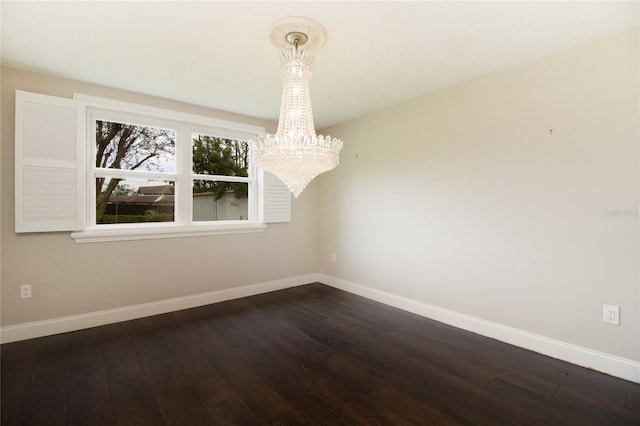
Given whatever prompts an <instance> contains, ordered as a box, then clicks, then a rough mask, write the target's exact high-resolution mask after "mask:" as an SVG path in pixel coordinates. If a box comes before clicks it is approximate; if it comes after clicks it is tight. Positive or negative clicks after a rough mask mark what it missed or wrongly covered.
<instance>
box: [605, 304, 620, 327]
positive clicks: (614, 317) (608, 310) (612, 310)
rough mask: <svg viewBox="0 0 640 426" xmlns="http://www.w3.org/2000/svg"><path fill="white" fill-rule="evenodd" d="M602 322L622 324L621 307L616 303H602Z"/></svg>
mask: <svg viewBox="0 0 640 426" xmlns="http://www.w3.org/2000/svg"><path fill="white" fill-rule="evenodd" d="M602 322H605V323H607V324H615V325H620V307H619V306H614V305H602Z"/></svg>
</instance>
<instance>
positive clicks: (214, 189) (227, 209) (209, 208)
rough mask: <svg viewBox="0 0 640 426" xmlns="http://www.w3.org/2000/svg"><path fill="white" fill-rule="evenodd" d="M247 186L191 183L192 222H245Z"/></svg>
mask: <svg viewBox="0 0 640 426" xmlns="http://www.w3.org/2000/svg"><path fill="white" fill-rule="evenodd" d="M248 190H249V185H248V184H246V183H234V182H211V181H206V180H194V181H193V221H194V222H199V221H209V220H247V219H248V216H249V207H248V198H247V194H248Z"/></svg>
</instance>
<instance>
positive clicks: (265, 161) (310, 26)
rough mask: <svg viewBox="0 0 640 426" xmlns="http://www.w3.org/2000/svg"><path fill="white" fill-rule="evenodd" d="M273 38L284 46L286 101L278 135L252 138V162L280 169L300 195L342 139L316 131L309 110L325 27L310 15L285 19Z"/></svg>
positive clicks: (335, 156)
mask: <svg viewBox="0 0 640 426" xmlns="http://www.w3.org/2000/svg"><path fill="white" fill-rule="evenodd" d="M269 39H270V40H271V42H272V43H273V44H274V45H275V46H276V47H278V48H280V57H281V59H282V80H283V86H282V103H281V105H280V120H279V122H278V131H277V133H276V134H275V135H265V136H260V137H256V138H254V139H252V140H251V141H249V147H250V149H251V155H252V158H253V161H254V163H255V164H256V165H257V166H258V167H259V168H261V169H263V170H266V171H268V172H271V173H273V174H274V175H276V176H277V177H278V178H280V180H282V182H284V184H285V185H286V186H287V187H288V188H289V190H290V191H291V192H292V193H293V195H294V197H296V198H297V197H298V195H300V193H301V192H302V190H303V189H304V188H305V187H306V186H307V184H308V183H309V182H310V181H311V180H312V179H313V178H315V177H316V176H318V175H319V174H320V173H324V172H326V171H329V170H331V169H333V168H335V167H336V166H337V165H338V162H339V153H340V150H341V149H342V141H341V140H340V139H335V138H332V137H330V136H322V135H320V136H316V130H315V126H314V123H313V114H312V112H311V96H310V89H309V81H310V80H311V63H312V62H313V54H312V52H313V50H314V49H316V48H319V47H320V46H322V45H323V44H324V41H325V39H326V33H325V31H324V28H323V27H322V26H321V25H320V24H318V23H317V22H315V21H312V20H310V19H306V18H298V17H296V18H285V19H281V20H279V21H278V22H276V24H275V25H274V26H273V27H272V29H271V32H270V34H269Z"/></svg>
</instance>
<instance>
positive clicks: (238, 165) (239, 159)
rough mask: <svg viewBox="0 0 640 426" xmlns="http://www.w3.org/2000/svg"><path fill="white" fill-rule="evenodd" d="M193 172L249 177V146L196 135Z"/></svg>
mask: <svg viewBox="0 0 640 426" xmlns="http://www.w3.org/2000/svg"><path fill="white" fill-rule="evenodd" d="M192 142H193V172H194V173H198V174H203V175H222V176H245V177H246V176H248V174H247V168H248V166H249V144H248V143H247V142H245V141H236V140H231V139H222V138H216V137H213V136H206V135H199V134H194V135H193V136H192Z"/></svg>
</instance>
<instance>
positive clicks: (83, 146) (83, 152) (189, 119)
mask: <svg viewBox="0 0 640 426" xmlns="http://www.w3.org/2000/svg"><path fill="white" fill-rule="evenodd" d="M262 132H263V129H261V128H258V127H255V126H249V125H244V124H240V123H233V122H228V121H222V120H217V119H212V118H207V117H201V116H194V115H190V114H184V113H180V112H175V111H169V110H164V109H158V108H151V107H145V106H140V105H135V104H129V103H123V102H118V101H113V100H108V99H102V98H95V97H90V96H85V95H75V96H74V99H73V100H70V99H61V98H54V97H50V96H44V95H38V94H32V93H26V92H20V91H18V92H16V232H46V231H61V230H67V231H76V232H73V233H72V237H73V238H74V239H75V240H76V242H93V241H113V240H127V239H146V238H165V237H182V236H192V235H211V234H222V233H239V232H259V231H262V230H264V229H265V228H266V225H265V223H272V222H288V221H290V217H291V216H290V207H291V197H290V194H289V192H288V190H286V187H285V186H284V185H283V184H282V183H281V182H280V181H279V180H278V179H277V178H275V177H274V176H272V175H270V174H268V173H258V170H257V169H255V168H254V167H253V166H252V164H251V163H250V156H249V151H248V144H247V140H248V139H250V138H252V137H254V136H255V135H258V134H261V133H262Z"/></svg>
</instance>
